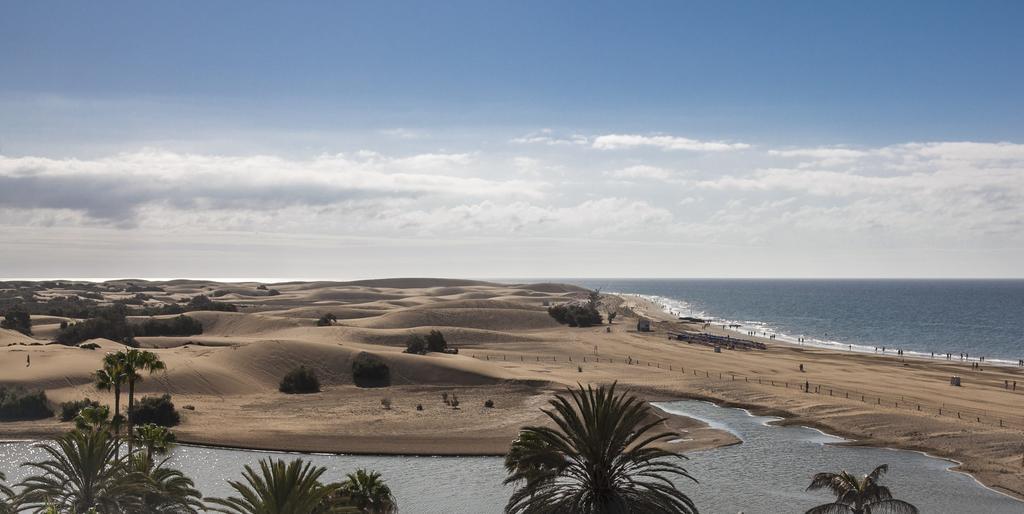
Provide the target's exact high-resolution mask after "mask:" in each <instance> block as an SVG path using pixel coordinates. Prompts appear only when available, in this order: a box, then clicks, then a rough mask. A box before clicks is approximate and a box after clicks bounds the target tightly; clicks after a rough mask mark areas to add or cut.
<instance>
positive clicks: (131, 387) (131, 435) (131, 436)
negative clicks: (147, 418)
mask: <svg viewBox="0 0 1024 514" xmlns="http://www.w3.org/2000/svg"><path fill="white" fill-rule="evenodd" d="M133 407H135V379H133V378H129V379H128V434H127V435H128V455H131V454H132V448H133V447H134V444H133V443H134V442H135V432H133V431H132V426H133V423H132V408H133Z"/></svg>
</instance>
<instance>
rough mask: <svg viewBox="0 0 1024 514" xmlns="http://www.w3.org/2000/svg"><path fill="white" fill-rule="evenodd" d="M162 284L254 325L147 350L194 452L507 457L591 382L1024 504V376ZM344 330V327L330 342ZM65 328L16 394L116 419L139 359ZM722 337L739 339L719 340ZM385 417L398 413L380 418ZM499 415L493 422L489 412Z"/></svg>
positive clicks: (514, 293) (10, 359) (531, 298)
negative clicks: (40, 395)
mask: <svg viewBox="0 0 1024 514" xmlns="http://www.w3.org/2000/svg"><path fill="white" fill-rule="evenodd" d="M136 282H139V281H136ZM156 285H158V286H160V287H161V288H162V289H163V292H162V293H154V294H152V299H151V300H147V302H151V303H153V304H159V303H174V302H180V301H181V299H183V298H189V297H192V296H194V295H197V294H200V293H204V294H211V292H213V291H217V292H218V296H217V298H216V300H217V301H222V302H230V303H233V304H235V305H238V306H239V312H205V311H204V312H192V313H189V314H188V315H189V316H191V317H194V318H195V319H197V320H199V321H200V322H202V324H203V326H204V332H203V334H201V335H196V336H190V337H153V338H139V342H140V344H141V346H143V347H145V348H148V349H151V350H152V351H154V352H156V353H157V354H158V355H159V356H160V357H161V359H163V360H164V361H165V362H166V364H167V368H168V369H167V372H166V373H161V374H159V375H156V376H153V377H152V378H147V379H146V381H145V382H143V383H142V384H141V386H140V388H139V391H140V392H141V393H142V394H158V393H164V392H168V393H170V394H172V395H173V399H174V403H175V404H176V405H177V407H178V409H179V410H180V411H181V412H182V413H183V422H182V424H181V425H180V426H179V427H177V428H176V432H177V433H178V435H179V439H180V440H182V441H185V442H194V443H200V444H209V445H223V446H238V447H247V448H259V449H284V450H296V451H324V452H344V453H410V454H445V455H491V454H501V453H503V452H504V450H505V449H506V448H507V446H508V444H509V443H510V442H511V440H512V439H513V438H514V436H515V434H516V433H517V431H518V429H519V427H521V426H523V425H529V424H540V423H544V422H545V417H544V416H543V414H542V413H541V411H540V409H541V408H542V407H544V406H545V405H546V403H547V401H548V400H549V399H550V398H551V396H552V395H553V394H554V393H556V392H558V391H560V390H564V388H565V387H567V386H570V385H575V384H576V383H583V384H597V383H609V382H612V381H618V382H619V383H620V384H621V385H622V386H624V387H628V388H630V389H632V390H634V391H636V392H638V393H640V394H642V395H643V396H644V397H645V398H647V399H649V400H652V401H653V400H668V399H678V398H702V399H709V400H713V401H716V402H719V403H723V404H728V405H736V406H743V407H747V408H750V409H751V410H753V411H755V412H757V413H769V414H776V415H780V416H782V417H784V418H785V420H784V421H783V422H784V423H794V424H801V425H807V426H812V427H816V428H820V429H822V430H824V431H826V432H829V433H833V434H836V435H841V436H844V437H847V438H850V439H855V440H856V443H855V444H868V445H877V446H887V447H895V448H906V449H914V450H921V451H926V452H928V453H930V454H932V455H936V456H940V457H945V458H950V459H954V460H956V461H959V462H961V463H962V465H961V466H960V469H961V470H962V471H965V472H968V473H971V474H972V475H974V476H975V477H977V478H978V480H980V481H981V482H983V483H984V484H986V485H988V486H990V487H993V488H996V489H998V490H1000V491H1003V492H1007V493H1009V494H1013V495H1015V496H1018V497H1024V446H1022V443H1021V442H1020V441H1021V433H1022V431H1024V402H1021V399H1022V397H1024V373H1021V372H1020V371H1019V370H1016V369H1012V368H992V367H987V366H986V367H983V368H982V369H980V370H974V369H972V368H971V366H970V365H969V364H963V363H960V362H958V361H952V362H951V361H945V360H938V359H936V360H935V361H929V360H921V359H907V360H905V361H904V360H901V359H899V358H897V357H894V356H876V355H870V354H862V353H850V352H843V351H839V350H831V349H821V348H805V347H797V346H793V345H788V344H782V343H776V342H773V341H769V340H764V339H761V341H762V342H765V343H766V344H767V345H768V347H767V349H766V350H746V351H741V350H730V349H728V348H725V349H722V350H721V351H720V352H716V351H715V349H714V348H712V347H711V346H704V345H699V344H687V343H685V342H681V341H676V340H672V339H670V337H668V331H670V330H672V331H680V330H700V329H701V328H702V326H701V325H685V324H683V323H680V322H679V321H678V320H676V319H673V317H672V316H669V315H667V314H665V313H663V312H661V310H660V308H659V306H657V305H655V304H653V303H651V302H649V301H647V300H644V299H643V298H640V297H636V296H621V297H620V296H606V297H605V298H604V302H605V303H606V304H607V305H608V306H610V307H612V308H615V309H617V311H618V313H619V315H618V317H617V318H616V319H615V323H614V324H613V325H611V326H610V330H609V326H608V325H603V326H596V327H590V328H570V327H566V326H563V325H559V324H558V323H557V322H555V320H554V319H552V318H551V317H550V316H549V315H548V314H547V312H546V307H545V304H553V303H558V302H563V301H568V300H571V299H573V298H576V297H579V296H581V295H585V294H586V291H584V290H583V289H580V288H577V287H574V286H567V285H560V284H518V285H509V284H494V283H487V282H475V281H464V280H433V279H393V280H377V281H360V282H351V283H328V282H313V283H286V284H273V285H269V287H272V288H273V289H276V290H278V291H279V292H280V294H279V295H276V296H268V295H266V294H264V292H263V291H262V290H259V289H257V286H258V284H256V283H233V284H218V283H213V282H205V281H171V282H161V283H156ZM41 294H46V293H41ZM52 294H54V295H68V294H74V293H73V291H70V290H61V291H56V290H55V291H53V292H52ZM105 295H106V294H105ZM112 299H116V298H115V297H114V296H111V297H110V298H105V300H112ZM327 313H331V314H334V316H336V317H337V319H338V321H337V323H336V324H335V325H333V326H324V327H318V326H316V320H317V318H319V317H320V316H321V315H323V314H327ZM637 316H646V317H648V318H650V319H652V320H654V323H653V326H652V331H651V332H638V331H637V330H636V329H637V323H636V322H637V319H636V317H637ZM63 320H65V319H64V318H59V317H54V316H33V323H34V326H33V331H34V338H33V337H27V336H23V335H21V334H18V333H16V332H13V331H9V330H0V384H4V385H21V386H24V387H26V388H43V389H45V390H46V393H47V395H48V396H49V397H50V399H51V400H52V401H54V402H61V401H67V400H72V399H80V398H82V397H85V396H88V397H90V398H93V399H98V400H101V401H104V402H111V401H112V396H111V394H110V393H105V392H98V391H96V390H95V389H94V388H93V387H92V385H91V380H90V373H91V372H92V371H94V370H95V369H97V368H98V367H99V362H100V360H101V359H102V357H103V355H104V354H105V353H106V352H108V351H115V350H118V349H120V348H121V347H122V345H120V344H118V343H114V342H112V341H106V340H97V341H95V342H97V343H98V344H99V345H100V348H99V349H97V350H85V349H79V348H75V347H64V346H60V345H55V344H53V345H48V344H45V343H46V342H48V341H49V340H51V339H52V337H53V336H54V335H55V334H56V333H57V331H58V326H59V324H60V322H61V321H63ZM135 321H136V322H141V321H142V318H138V319H137V320H135ZM432 329H437V330H440V331H442V332H443V333H444V335H445V337H446V338H447V340H448V342H449V344H450V345H451V346H454V347H457V348H459V353H458V354H457V355H449V354H428V355H410V354H405V353H402V351H403V350H404V348H405V346H404V343H405V340H406V339H407V338H408V337H409V335H410V334H412V333H418V334H425V333H427V332H429V331H430V330H432ZM707 330H708V331H709V332H711V333H715V334H719V335H725V334H726V332H725V331H723V330H722V329H721V328H720V327H708V329H707ZM728 334H729V335H730V337H733V338H736V337H739V336H738V335H737V334H735V333H728ZM748 339H754V338H748ZM361 352H367V353H371V354H373V355H376V356H378V357H379V358H381V359H382V360H384V361H385V362H386V363H387V364H388V366H389V367H390V369H391V376H392V386H390V387H386V388H359V387H356V386H355V385H353V382H352V376H351V362H352V359H354V358H355V357H356V356H357V355H359V354H360V353H361ZM26 356H31V365H30V366H26V360H27V359H26ZM298 365H306V366H308V367H312V368H314V369H315V370H316V371H317V373H318V375H319V376H320V379H321V382H322V384H323V392H321V393H317V394H310V395H284V394H282V393H279V392H278V391H277V386H278V383H279V381H280V378H281V376H282V375H283V374H284V373H285V372H287V371H288V370H289V369H291V368H292V367H295V366H298ZM800 365H803V369H804V371H800ZM952 375H958V376H961V377H962V380H963V386H962V387H953V386H951V385H950V383H949V377H950V376H952ZM1013 380H1016V381H1018V382H1021V384H1020V386H1021V387H1020V389H1019V390H1017V391H1010V390H1006V389H1005V388H1004V381H1013ZM442 393H448V394H455V395H457V396H458V397H459V399H460V406H459V408H458V409H453V408H451V407H450V406H447V405H445V404H444V403H443V402H442V400H441V395H442ZM385 398H386V399H389V400H390V401H391V408H390V409H385V408H384V407H383V406H382V404H381V400H383V399H385ZM486 400H492V401H493V403H494V408H486V407H484V402H485V401H486ZM417 405H421V406H422V407H423V409H422V410H417V408H416V406H417ZM186 406H188V408H186ZM939 409H941V413H940V411H939ZM1000 425H1002V426H1000ZM667 426H668V427H669V428H670V429H671V430H673V431H674V432H676V433H678V434H679V435H680V438H679V439H680V440H681V441H680V442H678V443H675V444H676V445H677V447H678V449H681V450H683V451H692V450H694V449H699V448H709V447H715V446H721V445H727V444H735V443H737V442H738V441H737V440H736V438H735V437H734V436H732V435H731V434H729V433H727V432H724V431H720V430H715V429H712V428H709V427H707V426H706V425H704V424H703V423H701V422H699V421H695V420H690V419H687V418H682V417H672V418H671V419H669V420H668V425H667ZM68 428H69V425H68V424H64V423H59V422H58V421H57V420H55V419H54V420H44V421H34V422H7V423H0V438H4V439H24V438H36V437H43V436H49V435H53V434H57V433H60V432H62V431H65V430H67V429H68Z"/></svg>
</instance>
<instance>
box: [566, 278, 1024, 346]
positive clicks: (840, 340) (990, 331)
mask: <svg viewBox="0 0 1024 514" xmlns="http://www.w3.org/2000/svg"><path fill="white" fill-rule="evenodd" d="M559 281H562V282H568V283H571V284H577V285H580V286H583V287H587V288H591V289H593V288H601V290H602V291H606V292H617V293H636V294H640V295H643V296H645V297H648V298H649V299H651V300H654V301H656V302H658V303H659V304H661V305H662V306H663V307H664V308H665V309H666V310H668V311H671V312H674V313H677V314H678V315H680V316H695V317H701V318H706V319H709V320H713V321H714V322H715V323H716V324H738V325H740V327H738V328H736V331H737V332H740V333H746V332H747V331H750V330H754V331H757V332H758V333H764V332H767V333H768V334H775V335H776V339H777V340H782V341H787V342H793V343H796V342H797V340H798V339H799V338H803V339H804V341H805V344H809V345H815V346H823V347H835V348H842V349H849V348H851V346H852V348H853V350H855V351H862V352H874V351H875V348H878V349H881V348H882V347H885V348H886V350H887V353H888V351H892V350H895V349H902V350H904V353H905V354H908V355H910V354H917V355H923V356H930V355H931V352H935V355H936V358H938V356H939V355H942V354H945V353H947V352H950V353H952V354H953V358H954V359H958V358H959V355H960V353H961V352H963V353H966V354H968V355H969V356H970V359H971V360H975V359H976V358H978V357H985V360H986V362H993V363H996V362H998V363H1005V364H1009V365H1016V364H1017V360H1018V359H1024V280H868V279H863V280H831V279H828V280H826V279H821V280H784V279H643V280H639V279H560V280H559Z"/></svg>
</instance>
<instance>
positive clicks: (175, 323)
mask: <svg viewBox="0 0 1024 514" xmlns="http://www.w3.org/2000/svg"><path fill="white" fill-rule="evenodd" d="M202 333H203V324H202V323H200V322H199V321H197V320H196V319H195V318H191V317H189V316H185V315H183V314H180V315H178V316H177V317H175V318H171V319H168V320H161V319H149V320H146V322H145V323H143V324H142V325H140V326H138V327H136V328H135V330H134V335H135V336H143V337H160V336H194V335H198V334H202Z"/></svg>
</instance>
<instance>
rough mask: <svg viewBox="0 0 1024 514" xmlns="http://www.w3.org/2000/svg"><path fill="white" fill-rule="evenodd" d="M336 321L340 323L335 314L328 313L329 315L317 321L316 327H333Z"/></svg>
mask: <svg viewBox="0 0 1024 514" xmlns="http://www.w3.org/2000/svg"><path fill="white" fill-rule="evenodd" d="M336 321H338V318H337V317H336V316H335V315H334V314H331V313H329V312H328V313H327V314H324V315H323V316H320V319H318V320H316V326H318V327H327V326H331V325H333V324H334V323H335V322H336Z"/></svg>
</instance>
